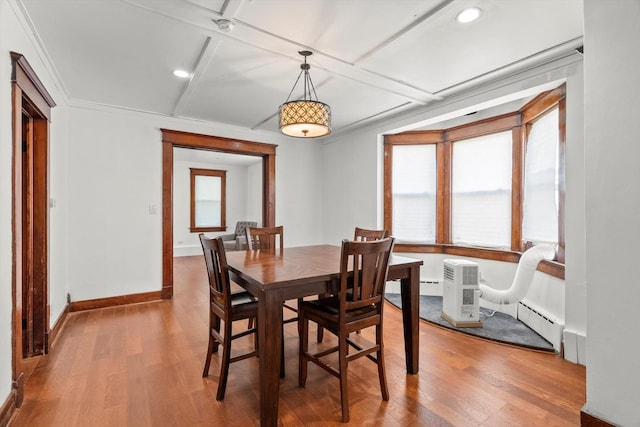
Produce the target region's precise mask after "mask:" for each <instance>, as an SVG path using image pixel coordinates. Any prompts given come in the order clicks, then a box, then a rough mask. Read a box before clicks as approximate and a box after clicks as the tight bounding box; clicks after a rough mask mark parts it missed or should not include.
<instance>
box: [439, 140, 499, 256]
mask: <svg viewBox="0 0 640 427" xmlns="http://www.w3.org/2000/svg"><path fill="white" fill-rule="evenodd" d="M511 146H512V138H511V131H508V132H501V133H496V134H492V135H487V136H482V137H478V138H471V139H467V140H464V141H457V142H455V143H454V144H453V158H452V171H451V175H452V176H451V186H452V190H451V229H452V235H453V237H452V242H453V243H454V244H463V245H475V246H489V247H503V248H509V247H510V246H511Z"/></svg>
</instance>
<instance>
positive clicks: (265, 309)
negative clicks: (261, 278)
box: [258, 292, 283, 427]
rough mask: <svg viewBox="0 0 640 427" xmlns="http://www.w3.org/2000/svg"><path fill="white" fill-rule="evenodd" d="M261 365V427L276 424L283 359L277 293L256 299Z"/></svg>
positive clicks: (280, 304)
mask: <svg viewBox="0 0 640 427" xmlns="http://www.w3.org/2000/svg"><path fill="white" fill-rule="evenodd" d="M258 335H259V348H258V351H259V359H260V361H259V363H260V425H261V426H262V427H270V426H274V427H275V426H277V425H278V399H279V396H280V394H279V392H280V366H281V365H280V358H281V357H282V339H283V337H282V299H281V298H280V295H279V293H278V292H267V293H265V294H263V295H260V296H259V297H258Z"/></svg>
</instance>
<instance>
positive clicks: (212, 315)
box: [199, 233, 258, 401]
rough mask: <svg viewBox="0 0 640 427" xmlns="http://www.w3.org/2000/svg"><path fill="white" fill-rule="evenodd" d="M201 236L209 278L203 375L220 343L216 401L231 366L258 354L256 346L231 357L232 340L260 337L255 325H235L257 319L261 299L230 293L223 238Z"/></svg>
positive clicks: (220, 395) (221, 395)
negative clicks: (234, 327)
mask: <svg viewBox="0 0 640 427" xmlns="http://www.w3.org/2000/svg"><path fill="white" fill-rule="evenodd" d="M199 237H200V243H201V244H202V250H203V252H204V260H205V263H206V266H207V275H208V277H209V346H208V348H207V358H206V361H205V363H204V370H203V372H202V376H203V377H206V376H207V375H209V366H210V365H211V355H212V354H213V353H216V352H217V351H218V346H219V345H222V361H221V362H220V378H219V379H218V392H217V394H216V400H218V401H220V400H222V399H224V392H225V389H226V387H227V377H228V375H229V365H230V364H231V363H233V362H237V361H239V360H243V359H247V358H249V357H253V356H257V351H256V349H255V348H254V350H253V351H251V352H249V353H245V354H242V355H238V356H235V357H231V342H232V341H233V340H235V339H237V338H241V337H244V336H247V335H249V334H255V335H254V336H257V329H256V328H254V327H251V328H249V329H246V330H244V331H242V332H240V333H237V334H235V335H234V334H233V332H232V324H233V322H234V321H236V320H243V319H255V318H257V317H258V301H257V300H256V299H255V298H254V297H253V296H252V295H251V294H250V293H248V292H246V291H239V292H231V282H230V280H229V271H228V269H227V256H226V254H225V249H224V241H223V240H222V239H221V238H220V237H217V238H215V239H209V238H207V237H205V235H204V234H202V233H201V234H200V235H199ZM221 321H222V322H223V323H224V331H223V332H221V331H220V322H221Z"/></svg>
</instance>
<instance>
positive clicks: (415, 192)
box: [392, 144, 437, 243]
mask: <svg viewBox="0 0 640 427" xmlns="http://www.w3.org/2000/svg"><path fill="white" fill-rule="evenodd" d="M392 171H393V176H392V182H393V188H392V193H393V202H392V203H393V213H392V217H393V224H392V230H393V235H394V237H395V238H396V239H398V240H400V241H411V242H424V243H434V242H435V241H436V179H437V167H436V146H435V144H427V145H396V146H394V147H393V166H392Z"/></svg>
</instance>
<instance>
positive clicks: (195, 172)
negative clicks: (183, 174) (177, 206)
mask: <svg viewBox="0 0 640 427" xmlns="http://www.w3.org/2000/svg"><path fill="white" fill-rule="evenodd" d="M189 171H190V180H189V182H190V188H191V191H190V195H191V196H190V203H189V205H190V207H191V208H190V219H191V220H190V226H189V230H190V231H191V232H192V233H204V232H216V231H227V171H223V170H217V169H198V168H189ZM197 176H215V177H218V178H220V180H221V182H220V186H221V187H222V188H221V189H220V190H221V194H220V226H218V227H197V226H196V177H197Z"/></svg>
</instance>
